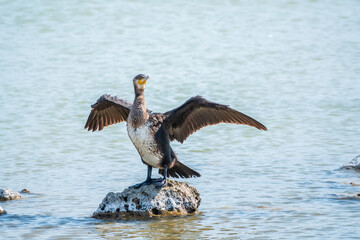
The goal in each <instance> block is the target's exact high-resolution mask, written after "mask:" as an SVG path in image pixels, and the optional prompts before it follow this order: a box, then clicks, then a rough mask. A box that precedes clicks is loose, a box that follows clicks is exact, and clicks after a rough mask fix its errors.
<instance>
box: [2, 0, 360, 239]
mask: <svg viewBox="0 0 360 240" xmlns="http://www.w3.org/2000/svg"><path fill="white" fill-rule="evenodd" d="M359 12H360V2H359V1H356V0H344V1H334V0H333V1H331V0H328V1H325V0H324V1H316V0H312V1H291V0H280V1H260V0H258V1H249V0H248V1H245V0H244V1H240V0H239V1H236V0H232V1H230V0H225V1H220V0H218V1H215V0H209V1H140V0H138V1H95V0H94V1H19V0H14V1H3V2H2V3H1V5H0V81H1V85H0V102H1V103H0V141H1V145H0V187H8V188H13V189H15V190H20V189H22V188H27V189H29V190H30V191H32V192H33V194H30V195H24V199H23V200H19V201H11V202H1V203H0V205H1V206H2V207H3V208H4V209H5V210H6V211H7V212H8V214H7V215H5V216H0V233H1V235H0V236H1V237H0V238H1V239H2V238H4V239H12V238H14V239H17V238H24V239H69V238H78V239H117V238H119V239H123V238H136V239H151V238H153V239H214V238H221V239H308V238H313V239H341V238H343V239H351V238H353V239H358V238H359V237H360V233H359V229H358V222H359V220H360V217H359V212H360V201H359V200H356V199H354V198H349V197H347V196H351V195H354V194H357V193H359V192H360V186H353V185H350V184H349V183H350V182H354V183H360V175H359V173H356V172H353V171H346V170H338V169H339V167H341V166H342V165H343V164H346V163H348V162H349V161H351V159H352V158H354V157H355V156H357V155H359V154H360V149H359V140H360V132H359V126H360V94H359V92H360V77H359V76H360V65H359V59H360V15H359ZM138 73H145V74H148V75H150V80H149V81H148V84H147V89H146V101H147V105H148V108H149V109H151V110H153V111H157V112H159V111H167V110H170V109H172V108H174V107H177V106H178V105H179V104H181V103H182V102H184V101H185V100H186V99H188V98H189V97H191V96H194V95H202V96H203V97H205V98H207V99H209V100H212V101H215V102H219V103H224V104H229V105H230V106H232V107H233V108H235V109H237V110H240V111H242V112H244V113H246V114H248V115H250V116H252V117H254V118H255V119H257V120H258V121H260V122H262V123H263V124H264V125H266V126H267V127H268V129H269V131H268V132H261V131H258V130H256V129H253V128H250V127H247V126H237V125H225V124H221V125H217V126H212V127H207V128H204V129H202V130H201V131H199V132H197V133H195V134H194V135H192V136H191V137H190V138H189V139H188V140H187V141H186V142H185V143H184V144H179V143H173V144H172V146H173V148H174V150H175V151H176V152H177V154H178V157H179V159H180V160H181V161H182V162H184V163H185V164H187V165H189V166H190V167H192V168H193V169H195V170H196V171H198V172H200V173H201V174H202V177H201V178H197V179H190V180H188V181H187V182H188V183H190V184H191V185H193V186H195V187H196V188H197V189H198V190H199V191H200V193H201V196H202V203H201V206H200V214H199V215H196V216H193V217H186V218H176V219H164V220H159V219H151V220H148V221H126V222H125V221H124V222H121V221H120V222H103V221H99V220H95V219H92V218H90V217H91V215H92V213H93V212H94V211H95V210H96V208H97V206H98V204H99V203H100V202H101V200H102V199H103V197H104V196H105V195H106V194H107V193H108V192H110V191H122V190H123V189H124V188H126V187H127V186H129V185H131V184H135V183H138V182H140V181H143V180H144V178H145V176H146V167H145V165H143V164H142V163H141V160H140V159H139V157H138V154H137V152H136V150H135V148H134V147H133V146H132V144H131V142H130V140H129V139H128V136H127V133H126V128H125V124H124V123H122V124H118V125H115V126H110V127H108V128H106V129H104V130H103V131H102V132H96V133H89V132H87V131H85V130H84V129H83V126H84V124H85V121H86V118H87V115H88V113H89V111H90V105H91V104H93V103H94V102H95V101H96V100H97V98H98V97H99V96H100V95H102V94H104V93H109V94H113V95H118V96H119V97H122V98H126V99H128V100H132V99H133V87H132V81H131V80H132V78H133V77H134V76H135V75H136V74H138Z"/></svg>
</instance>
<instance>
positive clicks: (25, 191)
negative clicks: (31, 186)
mask: <svg viewBox="0 0 360 240" xmlns="http://www.w3.org/2000/svg"><path fill="white" fill-rule="evenodd" d="M21 193H30V191H29V190H27V189H26V188H24V189H23V190H21Z"/></svg>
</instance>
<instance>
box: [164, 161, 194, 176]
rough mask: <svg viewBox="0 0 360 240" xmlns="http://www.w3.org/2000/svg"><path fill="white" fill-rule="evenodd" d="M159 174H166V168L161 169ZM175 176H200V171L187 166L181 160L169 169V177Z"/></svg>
mask: <svg viewBox="0 0 360 240" xmlns="http://www.w3.org/2000/svg"><path fill="white" fill-rule="evenodd" d="M159 174H161V175H163V176H164V169H159ZM169 176H171V177H174V178H180V177H181V178H192V177H200V176H201V175H200V173H198V172H196V171H194V170H192V169H191V168H189V167H187V166H185V165H184V164H182V163H181V162H179V161H177V160H176V162H175V165H174V166H173V167H172V168H170V169H168V171H167V177H169Z"/></svg>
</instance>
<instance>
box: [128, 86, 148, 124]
mask: <svg viewBox="0 0 360 240" xmlns="http://www.w3.org/2000/svg"><path fill="white" fill-rule="evenodd" d="M130 115H131V124H132V125H133V127H135V128H138V127H140V126H143V125H144V124H145V122H146V120H147V119H148V118H149V115H148V113H147V111H146V103H145V95H144V90H143V89H135V99H134V103H133V105H132V109H131V111H130Z"/></svg>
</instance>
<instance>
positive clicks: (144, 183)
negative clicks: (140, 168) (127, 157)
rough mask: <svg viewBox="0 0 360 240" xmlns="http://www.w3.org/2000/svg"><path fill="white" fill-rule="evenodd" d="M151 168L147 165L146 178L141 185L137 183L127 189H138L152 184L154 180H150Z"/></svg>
mask: <svg viewBox="0 0 360 240" xmlns="http://www.w3.org/2000/svg"><path fill="white" fill-rule="evenodd" d="M151 173H152V167H151V166H149V165H148V171H147V177H146V180H145V181H144V182H142V183H138V184H135V185H132V186H130V187H129V188H139V187H142V186H145V185H150V184H152V183H153V181H154V179H151Z"/></svg>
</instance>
